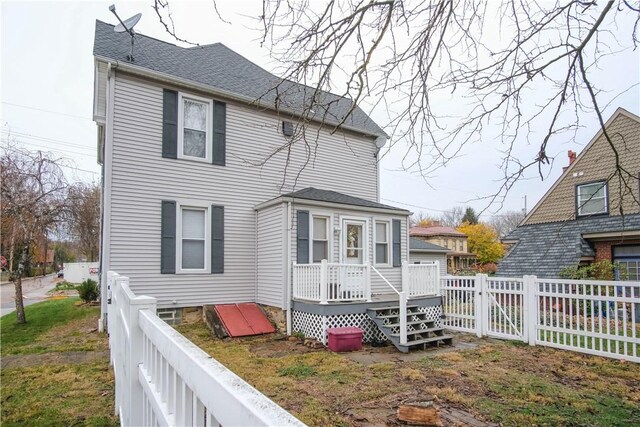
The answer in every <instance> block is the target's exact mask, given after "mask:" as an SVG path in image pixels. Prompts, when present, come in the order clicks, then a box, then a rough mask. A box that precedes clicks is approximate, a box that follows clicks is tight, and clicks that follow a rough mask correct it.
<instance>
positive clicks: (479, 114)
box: [155, 0, 640, 206]
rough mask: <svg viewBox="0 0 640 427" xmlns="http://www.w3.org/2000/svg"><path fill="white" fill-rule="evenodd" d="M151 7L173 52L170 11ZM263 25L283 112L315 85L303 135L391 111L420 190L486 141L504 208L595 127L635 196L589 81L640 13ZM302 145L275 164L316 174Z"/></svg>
mask: <svg viewBox="0 0 640 427" xmlns="http://www.w3.org/2000/svg"><path fill="white" fill-rule="evenodd" d="M155 5H156V11H157V12H158V16H159V17H160V19H161V21H162V20H163V16H164V21H163V23H164V24H165V26H166V27H167V31H169V32H170V33H171V34H172V35H173V36H174V37H176V38H178V36H176V31H175V27H174V26H173V21H172V20H171V16H170V14H169V13H168V1H167V0H164V1H162V0H156V1H155ZM214 5H215V1H214ZM159 6H160V7H159ZM165 8H167V9H166V10H165ZM163 11H164V12H165V14H164V15H163V13H162V12H163ZM216 12H217V8H216ZM248 13H250V12H248ZM218 16H219V14H218ZM219 17H220V16H219ZM220 19H222V18H221V17H220ZM167 22H169V23H167ZM259 22H260V26H261V28H262V30H261V31H262V42H263V44H264V45H265V46H267V47H268V48H269V49H270V51H271V53H272V56H273V57H274V58H276V59H277V60H279V61H280V62H281V64H282V67H281V69H280V70H279V74H280V75H281V76H282V77H283V79H282V80H281V81H280V82H279V83H278V84H275V85H274V87H273V88H272V90H271V91H272V92H273V93H272V94H271V95H274V94H275V99H276V104H275V108H276V109H277V108H278V102H277V101H279V100H280V97H279V95H280V94H282V93H286V92H287V90H288V89H289V88H290V85H291V82H301V83H303V84H305V85H308V88H309V90H308V91H307V93H305V95H304V100H305V104H304V107H303V108H301V109H299V111H298V113H299V115H300V119H299V124H301V125H302V128H303V129H304V128H305V126H306V125H307V124H308V123H310V122H311V121H312V120H320V121H321V122H322V123H323V124H324V125H325V127H328V128H329V129H331V130H333V131H335V130H336V129H337V128H338V126H339V125H341V124H344V123H346V122H348V120H349V118H350V117H351V116H350V115H351V114H352V113H354V112H355V111H356V108H357V105H362V106H367V107H368V109H369V110H375V109H379V110H382V111H385V112H386V113H387V114H388V121H387V123H385V130H386V132H387V133H388V134H389V135H390V136H391V144H389V146H388V149H394V147H395V148H397V149H401V150H405V151H406V155H405V157H404V162H403V166H404V168H405V169H407V170H410V171H413V172H419V173H420V174H422V176H423V177H425V179H428V178H429V177H430V176H431V174H433V173H434V172H435V171H437V170H438V169H439V168H442V167H444V166H446V165H448V164H449V163H450V162H451V160H452V159H454V158H455V157H457V156H458V155H460V154H461V153H463V152H464V149H465V148H466V146H467V145H469V144H472V143H476V142H482V140H481V136H482V138H483V139H487V138H494V139H497V140H499V141H500V142H501V144H502V145H501V151H502V153H503V156H502V159H501V162H500V164H499V167H500V168H501V176H502V178H501V180H500V182H499V184H498V188H497V189H496V191H495V193H493V194H491V195H489V196H487V202H488V204H493V203H497V204H498V205H500V206H501V205H502V202H503V201H504V198H505V196H506V195H507V193H508V192H509V191H510V189H511V188H512V186H513V185H514V183H515V182H516V181H517V180H518V179H520V178H522V177H523V176H524V175H525V173H527V172H528V170H530V169H534V170H537V174H538V175H539V176H540V177H541V178H542V177H544V176H545V175H546V171H547V169H546V168H547V165H548V164H549V163H550V162H551V160H552V159H551V158H550V155H549V151H550V147H551V146H552V145H553V144H554V143H558V142H566V140H567V135H566V133H567V132H569V133H570V134H571V132H575V131H576V130H577V129H578V128H579V127H580V126H581V124H580V123H581V120H584V119H585V118H586V119H587V120H592V119H593V117H595V118H596V119H597V121H598V122H599V124H600V126H601V128H602V129H603V131H604V135H605V138H606V139H607V141H608V142H609V144H610V146H611V150H612V151H613V153H614V156H615V159H616V171H615V176H613V177H612V179H613V178H618V179H619V181H620V183H621V184H620V185H621V186H623V187H625V188H626V189H630V188H635V185H636V183H637V176H636V171H630V170H626V169H625V167H624V166H623V164H622V162H621V160H620V154H619V153H618V151H617V149H616V146H615V144H614V139H615V138H617V137H619V136H616V135H609V133H608V132H607V131H606V129H604V123H605V120H604V118H603V116H602V112H603V110H604V108H605V107H606V103H607V102H608V101H611V100H612V98H613V99H615V96H616V95H617V94H613V95H612V94H607V93H606V92H605V91H601V90H600V88H599V87H597V86H596V84H595V82H594V79H593V74H594V71H596V70H597V69H599V68H602V67H604V66H611V64H610V63H607V60H609V58H615V57H616V55H620V54H623V55H629V54H632V53H631V51H632V49H633V50H635V48H636V47H637V45H638V41H639V34H638V25H639V22H640V2H638V1H632V0H615V1H614V0H610V1H603V2H596V1H594V0H565V1H560V0H557V1H538V0H527V1H523V0H495V1H490V0H429V1H418V0H415V1H409V0H328V1H325V2H321V3H320V2H318V3H315V2H310V1H308V0H306V1H305V0H299V1H296V0H288V1H283V0H263V2H262V11H261V12H260V18H259ZM634 87H636V88H637V84H636V85H633V86H632V87H631V88H628V90H630V89H633V88H634ZM327 91H334V92H335V93H337V94H338V95H341V96H343V97H344V98H346V99H348V100H349V101H350V107H349V108H348V109H347V110H346V112H345V111H343V112H342V113H341V114H340V115H338V116H335V115H332V112H333V111H336V109H335V108H334V106H335V104H336V103H337V102H339V101H338V100H337V99H336V97H333V96H327ZM265 97H267V96H266V94H265ZM271 98H273V96H272V97H271ZM271 98H270V99H271ZM301 135H302V137H301V138H298V139H292V140H291V141H290V142H288V143H287V147H281V148H280V149H279V150H278V151H282V150H285V151H287V150H291V147H290V146H291V145H292V144H295V143H300V144H306V146H307V150H306V152H307V156H308V160H309V158H310V157H312V156H313V153H314V150H313V149H312V148H313V147H312V145H311V148H309V147H310V141H309V137H308V135H306V134H305V133H304V132H303V133H301ZM574 135H575V133H574ZM311 142H312V141H311ZM528 146H532V147H537V148H536V149H535V153H532V152H528V150H526V149H525V148H526V147H528ZM267 160H268V159H267ZM307 163H308V162H307ZM307 163H305V164H304V165H303V166H302V167H304V166H306V164H307ZM631 194H633V193H631Z"/></svg>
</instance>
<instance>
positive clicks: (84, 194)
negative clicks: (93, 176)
mask: <svg viewBox="0 0 640 427" xmlns="http://www.w3.org/2000/svg"><path fill="white" fill-rule="evenodd" d="M66 225H67V227H68V229H69V233H70V235H71V236H73V238H74V239H76V240H77V241H78V243H79V244H80V250H81V252H82V254H83V255H84V256H85V257H86V258H87V261H90V262H91V261H97V260H98V245H99V243H100V186H99V185H96V184H85V183H78V184H73V185H71V186H70V187H69V191H68V194H67V209H66Z"/></svg>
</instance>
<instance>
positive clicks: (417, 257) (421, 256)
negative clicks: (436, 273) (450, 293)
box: [409, 251, 447, 276]
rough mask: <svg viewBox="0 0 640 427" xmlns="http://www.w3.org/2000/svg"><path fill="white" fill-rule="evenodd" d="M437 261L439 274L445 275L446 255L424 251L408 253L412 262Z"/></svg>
mask: <svg viewBox="0 0 640 427" xmlns="http://www.w3.org/2000/svg"><path fill="white" fill-rule="evenodd" d="M432 261H438V262H439V263H440V275H441V276H445V275H446V274H447V255H446V254H439V253H425V252H414V251H411V252H410V253H409V262H410V263H411V264H414V263H416V262H432Z"/></svg>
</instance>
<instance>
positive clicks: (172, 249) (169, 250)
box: [160, 200, 176, 274]
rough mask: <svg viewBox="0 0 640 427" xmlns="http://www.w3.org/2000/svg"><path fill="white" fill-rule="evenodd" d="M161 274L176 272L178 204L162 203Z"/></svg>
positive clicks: (171, 202) (164, 201) (165, 201)
mask: <svg viewBox="0 0 640 427" xmlns="http://www.w3.org/2000/svg"><path fill="white" fill-rule="evenodd" d="M160 235H161V242H160V273H162V274H175V272H176V202H173V201H167V200H163V201H162V220H161V231H160Z"/></svg>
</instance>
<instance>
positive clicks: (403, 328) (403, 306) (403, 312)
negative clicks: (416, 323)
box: [400, 289, 407, 345]
mask: <svg viewBox="0 0 640 427" xmlns="http://www.w3.org/2000/svg"><path fill="white" fill-rule="evenodd" d="M400 344H403V345H406V344H407V293H406V292H405V291H404V289H403V290H402V292H400Z"/></svg>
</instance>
